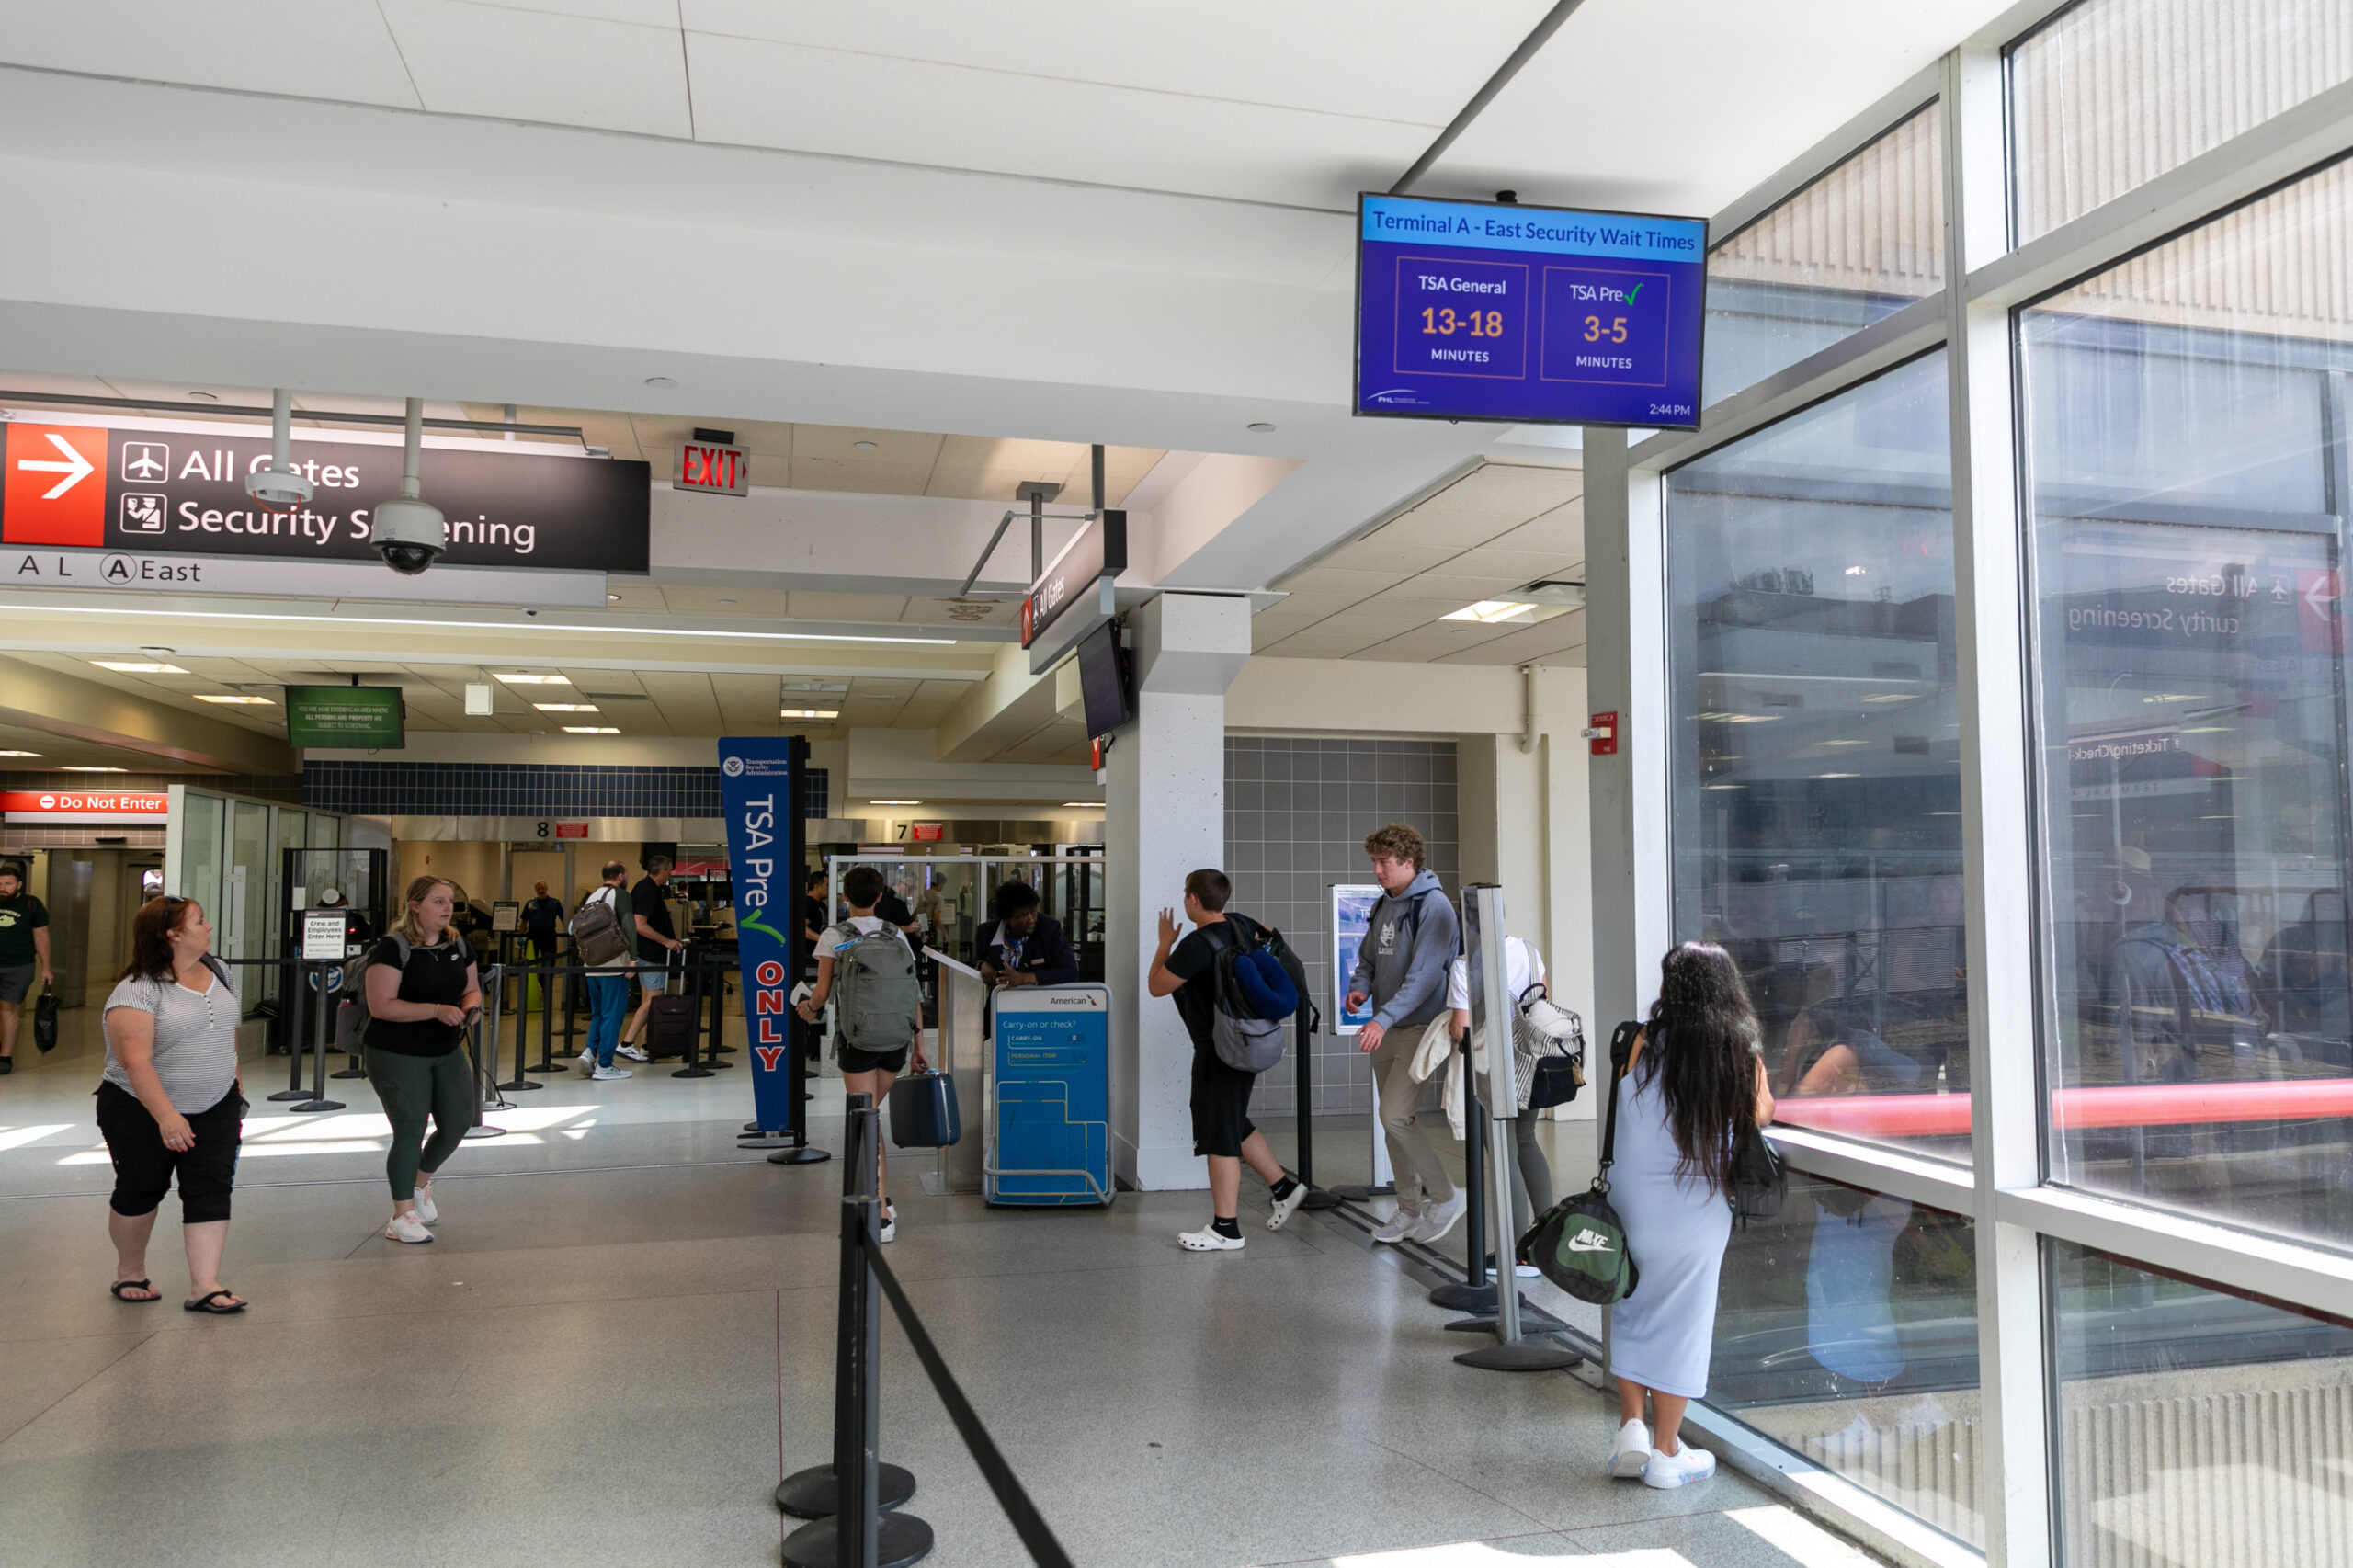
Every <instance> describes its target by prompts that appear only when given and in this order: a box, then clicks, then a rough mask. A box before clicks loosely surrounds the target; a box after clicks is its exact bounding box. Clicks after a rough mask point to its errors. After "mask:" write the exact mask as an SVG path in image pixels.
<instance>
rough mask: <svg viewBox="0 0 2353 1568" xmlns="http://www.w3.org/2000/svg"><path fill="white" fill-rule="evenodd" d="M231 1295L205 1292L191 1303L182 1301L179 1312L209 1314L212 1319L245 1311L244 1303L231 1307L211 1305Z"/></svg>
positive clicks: (221, 1291) (229, 1292)
mask: <svg viewBox="0 0 2353 1568" xmlns="http://www.w3.org/2000/svg"><path fill="white" fill-rule="evenodd" d="M233 1294H234V1292H233V1291H229V1290H207V1291H206V1292H205V1293H204V1294H203V1295H201V1296H199V1297H198V1298H197V1299H196V1300H195V1301H182V1302H181V1303H180V1311H182V1312H210V1313H211V1314H212V1315H213V1316H214V1317H227V1316H228V1315H229V1314H230V1313H231V1312H244V1310H245V1303H244V1302H243V1301H239V1302H238V1303H237V1304H236V1305H235V1306H233V1307H216V1306H214V1305H213V1304H212V1303H213V1302H215V1301H222V1300H223V1299H225V1298H227V1297H229V1296H232V1295H233Z"/></svg>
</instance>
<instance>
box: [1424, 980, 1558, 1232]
mask: <svg viewBox="0 0 2353 1568" xmlns="http://www.w3.org/2000/svg"><path fill="white" fill-rule="evenodd" d="M1530 986H1534V987H1535V988H1536V989H1537V990H1538V991H1539V992H1540V993H1541V994H1544V995H1547V996H1549V995H1551V994H1552V988H1551V987H1550V986H1548V985H1546V984H1545V983H1544V960H1543V959H1542V958H1541V957H1540V956H1539V955H1538V953H1537V951H1536V949H1533V948H1531V947H1529V945H1528V944H1527V943H1526V942H1523V941H1521V940H1520V939H1519V938H1518V937H1505V938H1504V989H1505V990H1506V992H1507V993H1508V994H1510V997H1511V1006H1513V1007H1515V1008H1517V1007H1518V1006H1519V999H1520V998H1521V997H1522V996H1524V995H1526V994H1528V990H1529V987H1530ZM1446 1005H1447V1006H1449V1007H1451V1008H1452V1009H1454V1017H1453V1018H1452V1020H1451V1022H1452V1024H1453V1028H1454V1035H1455V1038H1456V1039H1458V1040H1459V1039H1461V1037H1462V1035H1463V1033H1464V1031H1466V1030H1467V1029H1469V1028H1470V1027H1471V960H1469V959H1467V958H1460V959H1456V960H1454V961H1453V962H1452V963H1450V964H1449V965H1448V966H1447V970H1446ZM1504 1034H1505V1038H1506V1040H1508V1039H1509V1038H1510V1037H1511V1029H1510V1025H1509V1022H1508V1020H1506V1025H1505V1029H1504ZM1485 1082H1486V1080H1485V1079H1484V1078H1481V1079H1480V1080H1478V1083H1477V1084H1476V1085H1474V1086H1473V1091H1472V1092H1473V1093H1474V1094H1475V1093H1477V1092H1478V1090H1479V1089H1480V1088H1481V1087H1483V1085H1484V1084H1485ZM1543 1115H1544V1113H1543V1112H1542V1111H1540V1110H1523V1111H1520V1112H1518V1113H1517V1114H1516V1115H1515V1116H1514V1117H1513V1118H1512V1124H1511V1140H1512V1153H1513V1155H1514V1158H1513V1160H1512V1166H1511V1233H1512V1236H1513V1237H1517V1236H1521V1235H1525V1234H1526V1233H1528V1226H1529V1221H1530V1220H1531V1219H1532V1218H1533V1216H1535V1215H1538V1214H1541V1213H1543V1212H1544V1210H1547V1209H1550V1208H1552V1165H1551V1164H1550V1163H1548V1162H1547V1161H1546V1160H1545V1158H1544V1151H1543V1149H1542V1148H1541V1147H1540V1145H1539V1144H1538V1143H1537V1142H1536V1124H1537V1122H1538V1121H1539V1120H1540V1119H1542V1118H1543ZM1509 1239H1511V1238H1509V1237H1498V1238H1496V1245H1497V1248H1498V1250H1501V1248H1502V1246H1503V1244H1504V1243H1505V1242H1506V1241H1508V1240H1509ZM1517 1271H1518V1274H1519V1276H1520V1278H1534V1277H1535V1276H1536V1274H1537V1272H1538V1271H1537V1270H1536V1269H1534V1268H1532V1267H1529V1265H1527V1264H1525V1263H1523V1264H1519V1265H1518V1266H1517Z"/></svg>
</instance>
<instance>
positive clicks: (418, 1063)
mask: <svg viewBox="0 0 2353 1568" xmlns="http://www.w3.org/2000/svg"><path fill="white" fill-rule="evenodd" d="M456 908H457V889H456V886H455V884H453V883H451V882H450V881H448V880H447V879H445V878H441V877H419V878H417V879H416V881H413V882H411V883H409V885H408V893H407V895H406V897H405V898H404V899H403V900H402V909H403V914H402V915H401V923H400V925H399V926H398V927H397V930H398V933H399V935H398V937H385V938H384V939H383V940H382V941H381V942H378V943H377V944H376V945H375V947H374V948H373V949H370V950H369V954H368V970H367V974H368V1032H367V1033H366V1034H365V1035H363V1036H361V1037H360V1039H361V1043H362V1044H363V1045H364V1046H365V1047H366V1050H367V1062H368V1081H369V1084H371V1085H374V1086H375V1090H376V1097H377V1098H378V1099H380V1100H381V1101H382V1102H383V1103H384V1117H385V1119H386V1120H388V1121H390V1122H391V1123H392V1152H391V1153H389V1154H387V1155H386V1156H385V1158H384V1176H385V1177H386V1179H387V1180H389V1181H390V1182H391V1183H392V1222H391V1223H390V1224H388V1225H386V1226H385V1227H384V1237H385V1239H386V1240H387V1241H395V1242H429V1241H431V1240H432V1239H433V1233H432V1232H430V1231H428V1230H426V1228H425V1227H426V1226H427V1225H430V1224H433V1223H435V1222H436V1221H438V1220H439V1219H440V1218H441V1210H440V1208H439V1206H438V1205H437V1204H436V1203H435V1202H434V1201H433V1174H434V1173H435V1172H436V1171H438V1170H439V1169H440V1168H441V1166H442V1164H443V1163H444V1162H445V1161H447V1160H448V1159H449V1156H450V1155H452V1154H454V1153H457V1152H458V1145H459V1144H460V1143H461V1142H464V1141H465V1136H466V1129H467V1128H469V1127H471V1126H472V1125H473V1119H474V1075H473V1067H472V1063H470V1062H468V1061H467V1060H466V1053H465V1052H464V1051H460V1050H459V1049H458V1048H459V1046H460V1045H461V1044H463V1043H464V1041H465V1038H466V1022H467V1020H468V1019H469V1018H471V1017H473V1016H474V1015H476V1014H478V1013H480V1012H481V1011H482V976H481V975H480V974H479V973H477V972H476V971H475V968H474V955H473V952H472V949H469V948H468V947H467V946H466V939H465V937H461V936H460V935H459V934H458V933H457V932H456V931H455V930H453V929H451V927H450V925H449V917H450V915H452V914H453V913H455V911H456ZM404 946H405V950H404ZM427 1115H430V1116H431V1117H432V1119H433V1138H432V1141H431V1142H426V1136H425V1119H426V1116H427Z"/></svg>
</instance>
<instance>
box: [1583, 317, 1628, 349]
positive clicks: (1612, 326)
mask: <svg viewBox="0 0 2353 1568" xmlns="http://www.w3.org/2000/svg"><path fill="white" fill-rule="evenodd" d="M1605 337H1606V338H1608V340H1609V341H1610V342H1612V343H1623V342H1625V341H1626V318H1625V317H1624V316H1612V317H1610V318H1609V321H1608V324H1607V325H1605V324H1603V323H1602V320H1601V318H1600V317H1599V316H1587V317H1586V318H1585V340H1586V342H1587V343H1599V342H1600V341H1601V340H1602V339H1603V338H1605Z"/></svg>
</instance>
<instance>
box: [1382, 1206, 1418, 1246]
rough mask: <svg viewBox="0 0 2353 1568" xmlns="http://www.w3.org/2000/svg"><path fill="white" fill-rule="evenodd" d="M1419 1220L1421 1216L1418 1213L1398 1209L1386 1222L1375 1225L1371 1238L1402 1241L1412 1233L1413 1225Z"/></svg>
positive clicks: (1386, 1241) (1384, 1240)
mask: <svg viewBox="0 0 2353 1568" xmlns="http://www.w3.org/2000/svg"><path fill="white" fill-rule="evenodd" d="M1421 1222H1422V1217H1421V1216H1420V1215H1419V1214H1413V1213H1408V1212H1407V1211H1406V1210H1403V1209H1400V1210H1397V1212H1396V1213H1394V1214H1392V1215H1391V1216H1390V1217H1389V1219H1388V1221H1387V1222H1386V1223H1384V1224H1381V1225H1380V1226H1377V1227H1375V1229H1374V1230H1373V1233H1372V1239H1373V1240H1374V1241H1377V1242H1382V1243H1391V1242H1402V1241H1404V1239H1405V1238H1406V1237H1407V1236H1410V1235H1412V1234H1413V1233H1414V1229H1415V1226H1417V1225H1419V1224H1420V1223H1421Z"/></svg>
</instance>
